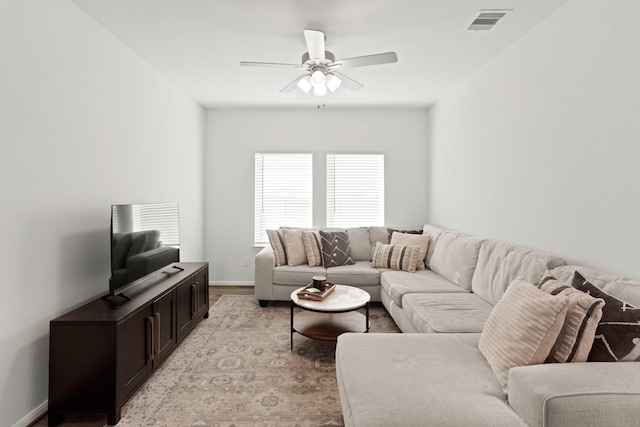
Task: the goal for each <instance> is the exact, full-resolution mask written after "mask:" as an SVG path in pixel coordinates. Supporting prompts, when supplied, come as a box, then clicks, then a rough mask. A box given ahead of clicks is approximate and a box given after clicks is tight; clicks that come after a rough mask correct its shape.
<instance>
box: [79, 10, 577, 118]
mask: <svg viewBox="0 0 640 427" xmlns="http://www.w3.org/2000/svg"><path fill="white" fill-rule="evenodd" d="M72 1H73V2H74V3H76V4H77V5H78V6H79V7H80V8H82V9H83V10H84V11H86V12H87V13H88V14H89V15H91V16H92V17H93V18H94V19H95V20H96V21H97V22H99V23H100V24H101V25H103V26H104V27H105V28H107V29H108V30H109V31H110V32H112V33H113V34H114V35H115V36H116V37H118V38H119V39H120V40H122V41H123V42H124V43H125V44H126V45H127V46H129V47H130V48H131V49H132V50H133V51H135V52H136V53H137V54H138V55H139V56H140V57H142V58H143V59H144V60H145V61H147V62H148V63H149V64H151V65H152V66H153V67H154V68H156V69H157V70H159V71H160V72H161V73H162V74H164V75H165V76H166V77H167V78H169V79H170V80H171V81H173V82H174V83H175V84H176V85H178V86H179V87H181V88H182V89H183V90H184V91H185V92H186V93H187V94H189V95H190V96H191V97H193V98H194V99H195V100H196V101H197V102H198V103H200V104H201V105H203V106H204V107H209V108H216V107H294V106H317V105H318V104H326V106H327V107H331V106H336V107H369V106H372V107H379V106H384V107H400V106H401V107H426V106H428V105H430V104H432V103H434V102H435V101H436V100H437V99H438V98H439V97H440V96H442V95H443V94H444V93H446V91H448V90H450V89H452V88H454V87H456V86H457V85H459V84H460V83H462V82H463V81H464V80H465V79H467V78H468V77H470V76H471V75H472V74H473V73H474V72H475V71H477V70H478V69H480V68H481V67H482V66H483V65H484V64H486V63H487V62H489V61H490V60H491V59H492V58H494V57H495V56H496V55H498V54H499V53H500V52H501V51H503V50H504V49H506V48H507V47H509V46H510V45H511V44H513V43H514V42H515V41H516V40H517V39H518V38H520V37H521V36H522V35H523V34H525V33H526V32H528V31H529V30H530V29H531V28H533V27H534V26H535V25H537V24H538V23H539V22H541V21H542V20H543V19H544V18H545V17H547V16H548V15H550V14H551V13H553V12H554V11H555V10H556V9H557V8H558V7H560V6H561V5H562V4H564V3H565V2H566V0H322V1H319V0H315V1H310V0H268V1H267V0H72ZM480 9H512V10H513V12H511V13H509V14H508V15H507V16H506V17H505V18H503V19H502V21H500V22H499V23H498V24H497V25H496V26H495V28H494V29H493V30H491V31H489V32H472V31H465V28H466V27H467V26H468V25H469V24H470V23H471V21H472V20H473V18H475V16H476V15H477V13H478V11H479V10H480ZM306 28H309V29H316V30H321V31H324V33H325V35H326V50H328V51H331V52H333V53H334V54H335V55H336V59H342V58H350V57H354V56H362V55H370V54H375V53H381V52H388V51H394V52H397V54H398V62H397V63H395V64H384V65H375V66H369V67H361V68H353V69H345V70H343V71H341V72H343V73H344V74H346V75H347V76H349V77H351V78H353V79H355V80H357V81H359V82H360V83H362V84H364V85H365V87H364V89H362V90H360V91H358V92H351V91H349V90H348V89H346V88H340V89H338V91H337V92H335V93H329V94H328V95H327V96H324V97H322V98H320V97H315V96H313V95H312V94H304V93H302V92H301V91H299V90H297V89H296V90H295V91H293V92H289V93H280V92H279V91H280V89H282V88H283V87H284V86H286V85H287V84H288V83H290V82H291V81H292V80H294V79H295V78H296V77H298V76H299V75H301V74H303V73H302V72H301V71H300V70H296V69H293V68H292V69H286V68H257V67H241V66H240V65H239V63H240V61H264V62H283V63H299V62H300V58H301V56H302V54H303V53H304V52H305V51H306V46H305V41H304V37H303V34H302V30H304V29H306Z"/></svg>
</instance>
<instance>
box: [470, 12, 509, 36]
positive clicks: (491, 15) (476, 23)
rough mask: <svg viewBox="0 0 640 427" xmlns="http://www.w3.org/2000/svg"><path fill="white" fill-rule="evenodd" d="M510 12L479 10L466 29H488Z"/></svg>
mask: <svg viewBox="0 0 640 427" xmlns="http://www.w3.org/2000/svg"><path fill="white" fill-rule="evenodd" d="M507 12H510V10H481V11H480V12H479V13H478V16H476V17H475V19H474V20H473V21H472V22H471V24H470V25H469V27H468V28H467V30H468V31H489V30H490V29H492V28H493V27H494V26H495V25H496V24H497V23H498V21H500V20H501V19H502V18H504V16H505V15H506V14H507Z"/></svg>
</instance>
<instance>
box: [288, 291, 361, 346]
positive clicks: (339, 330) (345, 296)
mask: <svg viewBox="0 0 640 427" xmlns="http://www.w3.org/2000/svg"><path fill="white" fill-rule="evenodd" d="M335 286H336V288H335V290H334V291H333V292H331V293H330V294H329V295H327V296H326V297H325V299H324V300H322V301H312V300H306V299H302V298H298V292H300V291H301V290H302V289H303V288H304V287H303V288H299V289H296V290H295V291H293V292H291V350H293V333H294V332H297V333H299V334H300V335H304V336H305V337H308V338H312V339H316V340H323V341H335V340H337V338H338V336H339V335H340V334H343V333H345V332H365V333H366V332H369V301H370V300H371V296H370V295H369V293H368V292H367V291H364V290H362V289H360V288H356V287H353V286H347V285H335ZM296 306H297V307H300V308H303V309H304V310H303V311H299V312H298V313H297V314H296V316H295V322H294V307H296ZM363 307H364V308H365V314H364V315H363V314H362V313H359V312H358V311H356V310H358V309H360V308H363Z"/></svg>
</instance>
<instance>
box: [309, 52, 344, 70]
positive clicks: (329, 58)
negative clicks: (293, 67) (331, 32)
mask: <svg viewBox="0 0 640 427" xmlns="http://www.w3.org/2000/svg"><path fill="white" fill-rule="evenodd" d="M335 60H336V56H335V55H334V54H333V53H332V52H329V51H328V50H325V51H324V59H318V64H316V58H313V59H311V58H310V57H309V52H305V53H304V54H303V55H302V65H303V66H305V67H313V66H314V65H323V66H327V65H329V64H333V62H334V61H335Z"/></svg>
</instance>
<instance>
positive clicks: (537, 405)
mask: <svg viewBox="0 0 640 427" xmlns="http://www.w3.org/2000/svg"><path fill="white" fill-rule="evenodd" d="M508 400H509V404H510V405H511V407H512V408H513V409H514V410H515V411H516V412H517V413H518V414H519V415H520V416H521V417H522V418H523V419H524V420H525V421H526V422H527V423H528V424H529V425H531V426H545V427H554V426H562V427H572V426H580V427H584V426H607V425H608V426H630V425H638V422H639V421H638V420H639V419H640V363H637V362H602V363H596V362H588V363H562V364H560V363H557V364H543V365H534V366H522V367H517V368H512V369H511V370H510V371H509V398H508Z"/></svg>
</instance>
